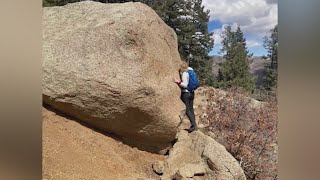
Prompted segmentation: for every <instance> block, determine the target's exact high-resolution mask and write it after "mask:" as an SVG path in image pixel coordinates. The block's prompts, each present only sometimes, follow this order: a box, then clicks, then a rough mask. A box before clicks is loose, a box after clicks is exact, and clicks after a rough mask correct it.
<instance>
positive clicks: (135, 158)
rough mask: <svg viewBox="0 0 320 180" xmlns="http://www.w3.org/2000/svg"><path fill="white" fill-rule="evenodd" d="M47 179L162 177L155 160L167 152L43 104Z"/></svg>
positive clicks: (116, 179) (124, 179)
mask: <svg viewBox="0 0 320 180" xmlns="http://www.w3.org/2000/svg"><path fill="white" fill-rule="evenodd" d="M42 117H43V125H42V127H43V135H42V142H43V144H42V147H43V160H42V162H43V179H46V180H49V179H57V180H64V179H68V180H73V179H74V180H83V179H88V180H89V179H90V180H98V179H101V180H102V179H103V180H109V179H110V180H126V179H128V180H135V179H141V180H142V179H143V180H145V179H158V176H157V175H156V174H155V173H154V172H153V171H152V163H153V162H155V161H157V160H164V159H165V156H163V155H158V154H152V153H149V152H145V151H140V150H138V149H136V148H132V147H130V146H128V145H125V144H123V143H121V142H120V141H117V140H115V139H113V138H111V137H109V136H106V135H104V134H101V133H99V132H96V131H94V130H92V129H90V128H88V127H85V126H83V125H81V124H79V123H78V122H76V121H74V120H71V119H69V118H66V117H64V116H60V115H57V114H56V113H54V112H52V111H50V110H48V109H46V108H43V110H42Z"/></svg>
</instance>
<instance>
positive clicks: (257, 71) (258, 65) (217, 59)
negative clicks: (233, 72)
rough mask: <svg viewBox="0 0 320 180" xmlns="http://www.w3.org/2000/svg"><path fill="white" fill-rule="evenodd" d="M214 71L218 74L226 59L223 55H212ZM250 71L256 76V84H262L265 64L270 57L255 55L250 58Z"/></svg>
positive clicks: (268, 61)
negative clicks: (264, 57)
mask: <svg viewBox="0 0 320 180" xmlns="http://www.w3.org/2000/svg"><path fill="white" fill-rule="evenodd" d="M211 60H212V61H213V62H212V73H213V74H215V75H217V74H218V70H219V68H220V67H221V65H222V63H223V62H224V61H225V59H224V58H223V57H222V56H211ZM249 62H250V72H251V73H252V74H254V75H255V77H256V85H257V86H259V85H262V81H263V77H264V76H265V75H266V68H265V65H266V64H267V63H270V59H263V58H262V57H261V56H253V57H251V58H250V59H249Z"/></svg>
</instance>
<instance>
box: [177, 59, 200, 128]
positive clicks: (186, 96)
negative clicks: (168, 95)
mask: <svg viewBox="0 0 320 180" xmlns="http://www.w3.org/2000/svg"><path fill="white" fill-rule="evenodd" d="M179 75H180V79H182V80H180V79H176V78H175V79H174V81H175V83H177V85H178V86H179V87H180V88H181V97H180V98H181V100H182V101H183V103H184V104H185V105H186V114H187V116H188V118H189V120H190V123H191V127H190V128H189V129H186V130H187V131H188V132H192V131H194V130H197V129H198V127H197V124H196V119H195V114H194V109H193V100H194V91H195V90H196V89H197V88H198V86H199V81H198V78H197V76H196V74H195V73H194V71H193V69H192V68H191V67H189V66H188V64H187V62H185V61H183V63H182V64H181V66H180V68H179Z"/></svg>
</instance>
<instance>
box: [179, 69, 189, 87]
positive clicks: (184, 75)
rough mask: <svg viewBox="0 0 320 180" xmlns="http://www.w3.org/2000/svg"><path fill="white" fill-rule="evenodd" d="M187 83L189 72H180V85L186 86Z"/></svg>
mask: <svg viewBox="0 0 320 180" xmlns="http://www.w3.org/2000/svg"><path fill="white" fill-rule="evenodd" d="M188 83H189V74H188V72H183V74H182V82H181V83H180V87H182V88H187V87H188Z"/></svg>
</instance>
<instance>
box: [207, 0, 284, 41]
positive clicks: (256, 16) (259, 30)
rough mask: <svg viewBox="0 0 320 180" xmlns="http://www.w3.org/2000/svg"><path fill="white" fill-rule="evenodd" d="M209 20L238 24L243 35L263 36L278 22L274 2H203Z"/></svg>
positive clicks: (259, 0) (236, 0)
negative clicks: (208, 14)
mask: <svg viewBox="0 0 320 180" xmlns="http://www.w3.org/2000/svg"><path fill="white" fill-rule="evenodd" d="M202 4H203V5H204V6H205V8H206V9H209V10H210V20H219V21H221V22H222V23H223V24H233V23H238V24H239V25H240V26H241V28H242V30H243V31H244V32H245V33H256V34H259V35H260V36H264V35H265V33H266V32H268V31H269V29H271V28H273V27H274V26H275V25H276V24H277V21H278V6H277V1H276V0H203V3H202Z"/></svg>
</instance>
